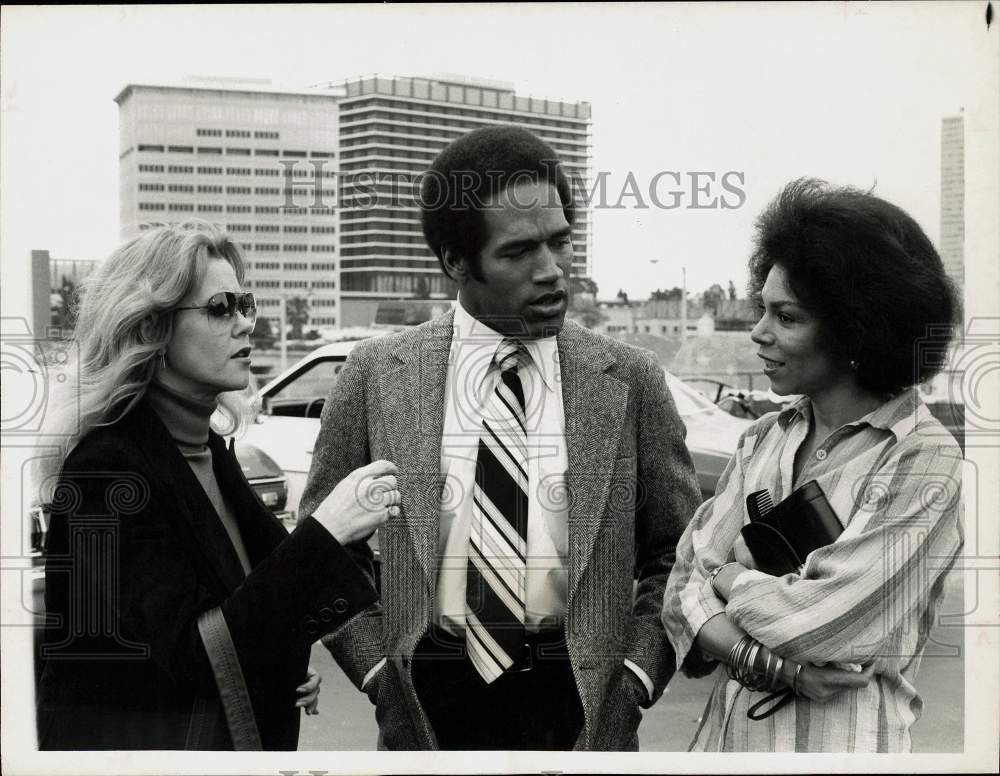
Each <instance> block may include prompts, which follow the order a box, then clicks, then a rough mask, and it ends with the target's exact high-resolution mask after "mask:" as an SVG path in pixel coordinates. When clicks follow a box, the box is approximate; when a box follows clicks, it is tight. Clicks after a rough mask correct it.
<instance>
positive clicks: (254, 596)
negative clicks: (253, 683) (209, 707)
mask: <svg viewBox="0 0 1000 776" xmlns="http://www.w3.org/2000/svg"><path fill="white" fill-rule="evenodd" d="M85 442H86V440H85ZM78 449H79V448H78ZM176 504H177V501H176V495H175V494H174V493H173V492H172V490H171V487H170V484H169V483H166V482H163V481H158V480H157V479H156V478H155V476H153V475H150V474H149V473H148V472H145V471H143V470H142V467H141V466H138V465H137V464H136V462H135V461H133V460H128V458H127V456H126V454H124V453H122V452H121V450H119V449H114V448H113V447H112V446H111V445H98V446H86V445H85V446H84V449H83V450H82V451H81V452H79V454H76V453H75V454H74V455H72V456H70V458H69V459H67V463H66V466H64V470H63V473H62V475H61V477H60V480H59V485H58V487H57V490H56V498H55V499H54V502H53V505H52V512H51V514H52V519H51V522H50V529H49V538H48V546H47V561H46V606H47V609H48V611H49V612H50V613H52V614H55V615H56V616H57V617H58V618H59V621H60V625H59V627H58V629H57V633H58V636H57V638H54V639H53V638H51V637H50V638H49V639H48V641H49V642H50V643H57V642H62V646H61V649H62V650H63V654H65V655H72V653H73V651H74V649H78V650H80V651H81V652H85V653H86V654H89V655H94V654H98V655H101V654H103V655H105V656H106V657H107V658H112V659H113V658H116V657H118V658H124V657H131V658H137V659H146V660H150V661H152V662H153V663H155V664H156V665H157V666H158V668H159V669H161V670H162V671H163V672H164V674H165V675H167V676H169V677H170V679H171V680H172V681H173V682H174V683H175V684H177V685H178V686H179V687H190V688H193V689H194V690H195V691H196V692H198V693H199V694H213V693H214V692H215V688H216V685H215V678H214V675H213V673H212V670H211V667H210V664H209V662H208V657H207V655H206V652H205V648H204V645H203V644H202V640H201V637H200V635H199V631H198V618H199V617H200V616H201V615H202V614H203V613H205V612H206V611H209V610H211V609H214V608H216V607H219V606H221V608H222V611H223V614H224V615H225V618H226V622H227V625H228V627H229V631H230V633H231V634H232V638H233V642H234V645H235V647H236V650H237V655H238V658H239V661H240V665H241V667H242V669H243V672H244V674H245V675H247V676H250V675H262V676H266V675H268V673H274V672H277V671H278V669H279V668H282V667H283V666H284V663H285V662H286V661H287V659H288V654H289V651H290V649H299V648H303V647H304V648H306V649H308V646H309V645H310V644H311V643H312V642H313V641H315V640H316V639H317V638H318V637H319V636H320V635H322V633H324V632H326V631H329V630H331V629H333V628H336V627H338V626H339V625H341V624H343V623H345V622H347V620H349V619H350V618H351V617H352V616H353V615H355V614H356V613H358V612H360V611H361V610H363V609H364V608H365V607H366V606H368V605H369V604H370V603H372V601H374V600H375V591H374V590H373V589H372V588H371V586H370V585H369V584H368V583H367V582H366V581H365V579H364V577H363V576H362V574H361V572H360V570H359V569H358V568H357V567H356V566H354V564H353V562H352V561H351V560H350V558H349V557H348V556H347V554H346V553H345V551H344V549H343V548H342V547H340V545H339V544H337V542H336V540H335V539H334V538H333V536H332V535H330V534H329V533H328V532H327V531H326V529H325V528H323V527H322V526H321V525H319V524H318V523H316V521H314V520H311V521H306V522H305V523H304V524H303V525H301V526H300V527H299V528H297V529H296V531H295V532H294V533H293V534H291V535H290V536H288V537H287V538H286V539H284V540H283V541H282V542H281V543H280V544H279V545H278V546H277V547H276V548H275V549H274V551H273V552H272V553H271V554H270V555H269V556H268V557H267V558H265V559H264V560H263V561H261V562H260V563H259V564H258V565H257V566H256V567H255V568H254V569H252V570H251V572H250V574H249V575H248V576H247V578H246V580H245V581H244V582H243V584H241V585H240V586H239V587H238V588H237V589H236V590H235V591H233V593H232V594H231V595H230V596H229V597H228V598H225V599H224V600H220V599H219V597H218V594H217V592H213V591H212V590H210V589H209V587H208V584H207V578H206V575H207V574H209V573H211V571H210V570H209V569H207V568H206V566H205V561H204V559H203V558H201V557H200V556H199V555H198V554H197V553H196V552H194V551H193V550H192V546H191V537H190V535H189V534H188V533H186V531H185V528H184V526H183V524H182V521H180V520H178V519H177V515H176V510H177V507H176ZM217 589H218V588H216V590H217ZM74 644H75V645H76V646H75V647H74ZM95 651H96V652H95Z"/></svg>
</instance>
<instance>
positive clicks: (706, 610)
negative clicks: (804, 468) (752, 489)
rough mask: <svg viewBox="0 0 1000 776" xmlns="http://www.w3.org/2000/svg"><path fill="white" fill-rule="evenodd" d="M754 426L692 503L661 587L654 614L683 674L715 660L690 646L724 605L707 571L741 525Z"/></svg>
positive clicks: (722, 558) (700, 671) (728, 554)
mask: <svg viewBox="0 0 1000 776" xmlns="http://www.w3.org/2000/svg"><path fill="white" fill-rule="evenodd" d="M755 428H756V426H751V427H750V428H749V429H747V431H746V432H744V434H743V436H742V437H740V441H739V444H738V446H737V449H736V454H735V455H734V456H733V457H732V458H731V459H730V460H729V463H728V464H727V466H726V469H725V471H724V472H723V473H722V477H720V478H719V482H718V485H717V486H716V490H715V496H713V497H712V498H710V499H709V500H708V501H706V502H705V503H704V504H702V505H701V506H700V507H699V508H698V510H697V511H696V512H695V514H694V517H692V518H691V522H690V523H688V525H687V528H686V529H685V530H684V533H683V534H682V536H681V539H680V541H679V542H678V544H677V556H676V559H675V561H674V565H673V568H672V570H671V572H670V577H669V578H668V580H667V587H666V590H665V591H664V597H663V611H662V613H661V615H660V618H661V620H662V621H663V627H664V629H665V630H666V632H667V638H668V639H669V640H670V643H671V645H672V646H673V648H674V652H675V653H676V656H677V669H678V670H681V669H683V671H684V673H685V674H687V675H688V676H703V675H704V674H707V673H709V672H710V671H712V670H713V669H714V668H715V665H716V663H715V661H712V660H708V659H707V658H705V657H703V656H702V654H701V650H700V649H694V650H692V646H694V640H695V637H696V636H697V635H698V631H700V630H701V628H702V626H703V625H704V624H705V623H706V622H708V621H709V620H710V619H711V618H712V617H715V616H716V615H717V614H722V613H723V612H725V609H726V602H725V601H724V600H722V599H721V598H719V597H718V596H717V595H716V593H715V589H714V588H713V587H712V584H711V582H709V580H708V574H709V573H710V572H711V571H712V570H713V569H714V568H716V567H717V566H721V565H722V564H723V563H725V562H726V561H727V560H732V550H731V548H732V546H733V543H734V542H735V541H736V537H737V536H739V532H740V527H741V526H742V525H743V458H744V456H745V454H746V453H745V451H746V450H752V449H753V443H754V440H755V438H756V436H755V435H753V434H754V431H755ZM752 435H753V436H752Z"/></svg>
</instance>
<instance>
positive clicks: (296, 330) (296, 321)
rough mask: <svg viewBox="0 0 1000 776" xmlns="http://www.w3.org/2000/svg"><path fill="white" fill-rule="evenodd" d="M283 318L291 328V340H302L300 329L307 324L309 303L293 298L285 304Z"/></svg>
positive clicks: (299, 297)
mask: <svg viewBox="0 0 1000 776" xmlns="http://www.w3.org/2000/svg"><path fill="white" fill-rule="evenodd" d="M285 317H286V318H288V322H289V323H290V324H291V326H292V333H291V339H302V327H303V326H305V325H306V324H307V323H309V302H308V300H306V299H303V298H302V297H301V296H293V297H292V298H291V299H289V300H288V301H286V302H285Z"/></svg>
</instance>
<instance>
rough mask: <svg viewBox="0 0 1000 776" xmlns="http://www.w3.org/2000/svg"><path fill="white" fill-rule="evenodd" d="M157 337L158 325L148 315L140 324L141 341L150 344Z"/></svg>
mask: <svg viewBox="0 0 1000 776" xmlns="http://www.w3.org/2000/svg"><path fill="white" fill-rule="evenodd" d="M155 337H156V324H155V323H154V322H153V318H152V316H149V315H147V316H146V317H145V318H143V319H142V320H141V321H140V322H139V339H141V340H142V341H143V342H150V341H152V340H153V339H155Z"/></svg>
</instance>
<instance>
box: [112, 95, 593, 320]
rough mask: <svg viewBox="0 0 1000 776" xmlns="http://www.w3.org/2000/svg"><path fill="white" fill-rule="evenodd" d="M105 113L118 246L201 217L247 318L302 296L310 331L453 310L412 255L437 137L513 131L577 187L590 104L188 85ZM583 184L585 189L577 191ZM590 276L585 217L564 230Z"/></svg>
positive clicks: (585, 161)
mask: <svg viewBox="0 0 1000 776" xmlns="http://www.w3.org/2000/svg"><path fill="white" fill-rule="evenodd" d="M115 101H116V102H117V103H118V105H119V116H120V136H121V137H120V165H121V173H120V174H121V224H122V232H123V234H130V233H132V232H134V231H136V230H137V229H141V228H144V225H146V224H148V223H150V222H177V221H182V220H185V219H187V218H192V217H193V218H202V219H206V220H209V221H213V222H216V223H219V224H220V225H222V226H224V227H225V228H226V229H227V230H228V231H229V232H230V233H231V234H232V235H233V237H234V238H235V239H237V240H238V241H239V243H240V245H241V247H242V248H243V250H244V252H245V254H246V258H247V262H248V282H247V287H248V288H249V289H251V290H253V291H254V292H255V294H256V295H257V298H258V306H259V308H260V315H261V316H263V317H267V318H271V319H272V320H274V321H277V319H278V316H279V310H280V303H281V299H282V298H284V299H286V300H290V299H293V298H295V297H299V298H303V299H305V300H306V301H307V303H308V308H309V325H310V326H365V325H368V324H370V323H372V321H373V320H374V317H375V310H376V307H377V305H378V303H379V302H380V301H384V300H390V299H406V298H418V297H423V298H441V299H443V298H452V297H453V296H454V294H455V288H454V286H453V284H452V283H451V282H450V281H449V280H448V279H447V278H446V277H444V275H443V274H442V273H441V270H440V267H439V265H438V261H437V258H436V257H435V256H434V255H433V254H432V253H431V252H430V250H429V249H428V248H427V246H426V244H425V243H424V239H423V235H422V232H421V229H420V222H419V210H418V208H417V206H416V203H415V202H414V201H413V200H414V192H415V187H418V186H419V177H420V175H421V173H423V172H424V171H425V170H427V168H428V167H429V166H430V163H431V161H432V160H433V159H434V157H435V156H436V155H437V153H438V152H439V151H441V149H443V148H444V147H445V146H446V145H447V144H448V143H449V142H450V141H451V140H453V139H455V138H456V137H459V136H460V135H462V134H464V133H466V132H468V131H470V130H472V129H476V128H477V127H481V126H487V125H491V124H517V125H520V126H523V127H526V128H528V129H530V130H532V131H533V132H535V133H536V134H538V135H539V136H540V137H541V138H542V139H543V140H545V141H546V142H548V143H549V144H550V145H551V146H552V147H553V148H554V149H555V151H556V153H557V154H558V156H559V157H560V159H561V160H562V161H563V163H564V165H565V167H566V170H567V173H568V174H569V175H570V177H571V179H572V180H573V182H574V185H575V186H576V187H577V189H578V190H581V189H582V190H583V191H589V185H590V172H591V171H590V155H591V136H590V105H589V103H586V102H565V101H561V100H553V99H544V98H537V97H526V96H522V95H518V94H515V92H514V89H513V87H512V86H510V85H509V84H504V83H499V82H494V81H483V80H475V79H469V78H464V77H458V76H442V77H439V78H404V77H380V76H372V77H366V78H356V79H352V80H347V81H344V82H340V83H336V84H329V85H326V86H323V87H318V88H315V89H308V90H284V89H279V88H275V87H272V86H270V85H269V83H268V82H260V81H246V80H226V79H211V80H205V79H199V80H198V81H192V82H190V83H185V84H181V85H140V84H129V85H128V86H126V87H125V88H124V89H122V91H121V92H120V93H119V94H118V95H117V97H115ZM582 187H587V188H585V189H584V188H582ZM573 238H574V249H575V259H574V272H575V273H576V274H578V275H585V276H589V275H590V269H591V267H590V256H591V229H590V214H589V212H587V211H586V210H585V209H581V210H579V212H578V214H577V219H576V223H575V225H574V230H573Z"/></svg>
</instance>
